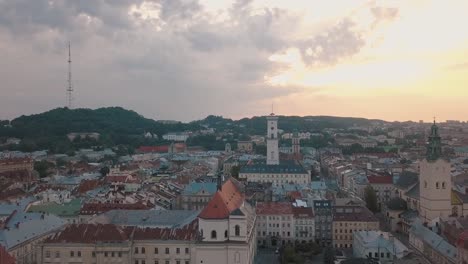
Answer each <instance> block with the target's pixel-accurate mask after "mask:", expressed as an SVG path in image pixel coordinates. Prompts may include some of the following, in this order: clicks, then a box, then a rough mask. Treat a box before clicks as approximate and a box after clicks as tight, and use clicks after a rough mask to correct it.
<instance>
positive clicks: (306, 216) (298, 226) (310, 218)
mask: <svg viewBox="0 0 468 264" xmlns="http://www.w3.org/2000/svg"><path fill="white" fill-rule="evenodd" d="M292 211H293V214H294V228H295V232H294V238H295V241H296V242H301V243H303V242H314V241H315V219H314V212H313V208H312V207H293V208H292Z"/></svg>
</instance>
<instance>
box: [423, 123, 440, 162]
mask: <svg viewBox="0 0 468 264" xmlns="http://www.w3.org/2000/svg"><path fill="white" fill-rule="evenodd" d="M441 156H442V146H441V138H440V135H439V127H437V125H436V123H435V118H434V124H433V125H432V126H431V134H430V135H429V144H428V145H427V152H426V158H427V160H429V161H435V160H437V159H438V158H440V157H441Z"/></svg>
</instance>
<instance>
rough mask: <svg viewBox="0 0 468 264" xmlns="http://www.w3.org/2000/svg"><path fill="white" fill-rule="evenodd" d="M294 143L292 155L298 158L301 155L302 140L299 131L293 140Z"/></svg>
mask: <svg viewBox="0 0 468 264" xmlns="http://www.w3.org/2000/svg"><path fill="white" fill-rule="evenodd" d="M291 141H292V142H291V143H292V153H293V154H294V155H295V156H296V157H297V156H298V155H299V154H300V153H301V139H300V138H299V135H298V133H297V131H294V133H293V135H292V139H291Z"/></svg>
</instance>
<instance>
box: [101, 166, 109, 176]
mask: <svg viewBox="0 0 468 264" xmlns="http://www.w3.org/2000/svg"><path fill="white" fill-rule="evenodd" d="M99 172H100V173H101V175H102V176H103V177H106V176H107V174H109V172H110V169H109V167H107V166H105V167H102V168H101V169H100V170H99Z"/></svg>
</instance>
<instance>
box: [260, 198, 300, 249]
mask: <svg viewBox="0 0 468 264" xmlns="http://www.w3.org/2000/svg"><path fill="white" fill-rule="evenodd" d="M256 213H257V219H258V220H257V239H258V245H262V246H265V247H273V248H276V247H279V246H282V245H286V244H292V243H293V242H294V239H295V232H294V230H295V229H294V214H293V208H292V205H291V203H289V202H262V203H257V206H256Z"/></svg>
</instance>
